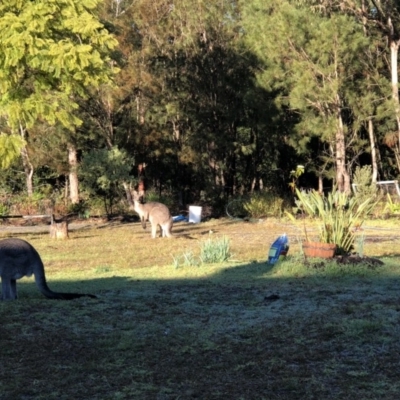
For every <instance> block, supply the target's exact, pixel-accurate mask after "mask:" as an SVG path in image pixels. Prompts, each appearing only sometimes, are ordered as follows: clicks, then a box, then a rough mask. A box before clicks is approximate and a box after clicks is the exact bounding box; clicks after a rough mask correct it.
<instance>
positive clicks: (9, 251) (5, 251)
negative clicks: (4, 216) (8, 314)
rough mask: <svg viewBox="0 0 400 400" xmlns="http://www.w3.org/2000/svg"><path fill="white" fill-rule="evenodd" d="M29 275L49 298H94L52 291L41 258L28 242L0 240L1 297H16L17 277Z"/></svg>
mask: <svg viewBox="0 0 400 400" xmlns="http://www.w3.org/2000/svg"><path fill="white" fill-rule="evenodd" d="M31 275H34V277H35V282H36V285H37V287H38V288H39V290H40V292H41V293H42V294H43V295H44V296H46V297H47V298H49V299H59V300H72V299H76V298H78V297H83V296H88V297H92V298H96V296H94V295H92V294H80V293H58V292H53V291H52V290H50V289H49V287H48V286H47V282H46V277H45V273H44V266H43V262H42V259H41V258H40V256H39V253H38V252H37V251H36V249H35V248H34V247H33V246H32V245H31V244H30V243H28V242H26V241H25V240H22V239H17V238H10V239H4V240H0V277H1V287H2V299H3V300H14V299H16V298H17V282H16V281H17V279H20V278H22V277H23V276H31Z"/></svg>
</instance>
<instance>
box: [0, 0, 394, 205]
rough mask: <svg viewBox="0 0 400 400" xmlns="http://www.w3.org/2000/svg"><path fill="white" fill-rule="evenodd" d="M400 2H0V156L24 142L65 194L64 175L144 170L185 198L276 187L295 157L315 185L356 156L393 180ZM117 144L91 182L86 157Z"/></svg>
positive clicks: (283, 188)
mask: <svg viewBox="0 0 400 400" xmlns="http://www.w3.org/2000/svg"><path fill="white" fill-rule="evenodd" d="M399 10H400V7H399V5H398V3H397V2H396V1H394V0H380V1H378V0H346V1H341V0H246V1H241V0H237V1H231V0H222V1H218V2H203V1H199V0H177V1H174V2H173V3H171V2H170V1H167V0H154V1H151V2H149V1H147V0H104V1H98V0H85V1H72V2H71V1H63V0H49V1H39V0H38V1H35V2H22V1H17V0H6V1H3V2H2V4H1V5H0V28H1V29H2V31H3V32H6V33H5V34H4V35H2V37H1V38H0V67H1V68H0V71H1V72H0V78H1V79H0V81H1V84H0V91H1V95H2V96H1V100H0V116H1V117H2V119H1V120H0V127H1V128H2V132H3V136H0V157H1V163H0V166H2V167H9V166H10V163H11V162H12V156H13V155H15V154H17V153H20V154H21V155H22V160H23V163H22V166H23V167H24V171H25V174H26V175H27V176H29V174H32V173H33V171H34V170H35V168H36V171H37V175H38V177H39V178H40V179H42V180H47V181H49V182H53V181H54V179H53V178H54V177H57V180H58V182H60V181H62V180H63V179H64V182H65V183H64V184H65V185H66V184H67V182H69V184H70V197H71V201H72V202H77V201H78V200H79V194H78V191H77V190H76V188H75V190H73V188H74V186H75V187H77V186H78V185H85V187H86V190H87V189H88V188H89V186H90V189H91V193H97V194H101V195H105V193H107V196H108V198H110V199H111V198H112V199H115V198H116V196H117V195H119V193H120V190H121V187H123V186H124V185H126V184H127V183H128V182H137V180H138V179H139V178H140V179H145V183H146V185H147V187H148V188H154V189H155V190H157V192H160V193H162V192H167V193H169V194H171V195H173V196H174V198H175V201H176V203H177V204H178V203H179V204H181V205H185V204H188V203H189V202H193V201H197V200H199V199H200V198H201V199H205V200H207V201H208V202H211V203H213V204H214V205H216V204H218V203H221V204H223V203H224V202H225V201H226V200H227V199H228V198H230V197H231V196H235V195H242V194H247V193H249V192H252V191H254V190H260V189H264V190H268V191H273V192H275V193H278V194H280V195H284V194H285V192H288V191H289V190H290V187H289V183H290V177H291V175H290V174H291V171H292V170H294V169H296V166H297V165H298V164H303V165H305V171H306V172H305V173H304V174H303V175H302V176H301V178H300V180H301V184H302V185H306V186H309V187H310V186H312V187H315V186H316V185H318V186H319V188H320V190H322V188H323V186H324V185H327V184H328V185H332V184H336V185H337V186H338V188H339V190H342V191H349V190H350V187H351V177H352V176H353V172H354V170H355V168H356V167H357V166H360V165H361V166H362V165H371V171H372V175H373V176H372V179H373V180H374V181H376V180H378V179H389V178H397V176H398V175H399V172H400V128H399V127H400V117H399V115H400V111H399V109H400V108H399V96H398V82H397V75H398V73H397V64H398V61H397V54H398V49H399V46H400V36H399V32H400V13H399ZM111 60H112V61H111ZM116 68H118V70H119V72H118V74H116V75H115V79H114V80H113V82H111V80H110V77H111V76H112V75H113V74H112V72H113V70H115V69H116ZM12 134H14V135H18V138H19V139H18V141H14V142H13V140H12V139H10V138H12V137H13V136H10V135H12ZM5 135H7V136H5ZM14 137H15V136H14ZM21 139H23V140H21ZM116 152H117V153H118V154H124V155H125V156H124V157H123V158H122V159H126V160H128V159H129V160H130V161H129V166H128V167H127V168H123V169H122V170H123V171H124V173H123V174H122V175H123V176H121V177H120V178H119V179H117V177H115V176H114V178H112V179H111V180H110V181H109V183H111V182H112V184H110V185H108V186H107V188H105V187H101V188H100V187H98V183H99V180H98V179H100V180H101V176H104V174H100V176H99V177H97V178H96V177H95V176H93V171H94V170H95V169H94V170H92V172H91V173H90V174H89V175H88V170H87V168H88V164H87V161H88V160H91V164H90V165H92V166H93V165H96V163H94V161H93V160H95V159H96V154H97V155H99V157H100V155H101V160H113V159H114V158H115V157H114V156H115V154H117V153H116ZM82 160H86V162H83V163H82V166H83V170H82V171H83V172H82V173H81V175H80V176H81V177H82V178H83V177H85V180H84V181H82V182H80V183H79V181H78V177H79V174H78V173H77V170H78V169H79V163H81V162H82ZM101 160H100V158H99V165H101V164H103V165H102V166H103V167H104V168H106V166H107V165H106V164H107V163H104V162H102V161H101ZM132 160H134V165H132V163H133V161H132ZM18 165H19V164H15V165H14V168H18ZM43 166H46V168H42V167H43ZM85 168H86V170H85ZM110 168H111V170H112V169H113V168H112V163H111V164H110ZM119 168H120V167H119ZM109 171H110V170H109ZM114 172H115V171H114ZM85 174H86V175H85ZM139 175H140V177H139ZM88 177H90V179H89V178H88ZM50 178H51V179H50ZM52 179H53V180H52ZM73 182H75V183H74V185H72V183H73ZM90 182H91V183H90ZM96 182H97V183H96ZM118 182H119V184H117V183H118ZM114 184H115V185H114ZM2 185H3V186H4V187H7V185H6V184H5V183H4V182H2ZM96 185H97V187H96ZM28 189H29V187H28ZM30 190H31V192H32V190H33V189H32V188H31V189H30Z"/></svg>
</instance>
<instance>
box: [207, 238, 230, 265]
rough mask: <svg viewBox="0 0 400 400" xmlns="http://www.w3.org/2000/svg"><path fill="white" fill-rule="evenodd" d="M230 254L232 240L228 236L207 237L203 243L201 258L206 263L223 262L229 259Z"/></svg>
mask: <svg viewBox="0 0 400 400" xmlns="http://www.w3.org/2000/svg"><path fill="white" fill-rule="evenodd" d="M230 256H231V252H230V240H229V238H227V237H226V236H223V237H222V238H220V239H211V238H210V239H207V240H206V241H204V242H203V243H202V245H201V250H200V259H201V262H202V263H204V264H213V263H222V262H225V261H227V260H229V258H230Z"/></svg>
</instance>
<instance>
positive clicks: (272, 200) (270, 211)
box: [243, 191, 283, 218]
mask: <svg viewBox="0 0 400 400" xmlns="http://www.w3.org/2000/svg"><path fill="white" fill-rule="evenodd" d="M243 208H244V210H245V211H246V212H247V213H248V214H249V215H250V217H251V218H263V217H267V216H271V217H280V216H281V215H282V209H283V199H282V198H280V197H279V196H277V195H276V194H275V193H271V192H266V191H265V192H258V193H254V194H253V195H252V196H251V198H250V199H249V200H247V201H245V202H244V203H243Z"/></svg>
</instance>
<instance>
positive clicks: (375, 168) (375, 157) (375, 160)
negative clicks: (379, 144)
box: [368, 118, 379, 183]
mask: <svg viewBox="0 0 400 400" xmlns="http://www.w3.org/2000/svg"><path fill="white" fill-rule="evenodd" d="M368 134H369V142H370V145H371V165H372V183H376V182H377V180H378V174H379V168H378V159H379V152H378V150H377V148H376V143H375V134H374V124H373V122H372V118H369V119H368Z"/></svg>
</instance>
